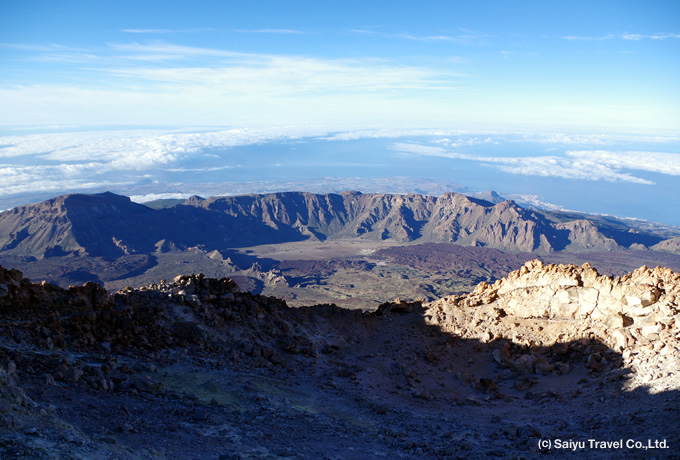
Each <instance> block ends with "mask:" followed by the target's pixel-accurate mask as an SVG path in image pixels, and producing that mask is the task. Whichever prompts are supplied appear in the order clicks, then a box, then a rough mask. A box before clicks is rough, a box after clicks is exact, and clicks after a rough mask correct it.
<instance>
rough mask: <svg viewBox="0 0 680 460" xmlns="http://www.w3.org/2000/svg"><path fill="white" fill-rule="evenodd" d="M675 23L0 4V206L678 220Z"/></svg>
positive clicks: (653, 10) (185, 5)
mask: <svg viewBox="0 0 680 460" xmlns="http://www.w3.org/2000/svg"><path fill="white" fill-rule="evenodd" d="M679 19H680V2H677V1H593V0H589V1H570V2H552V1H536V2H534V1H523V2H510V1H474V2H472V1H466V2H457V1H441V2H437V1H429V2H428V1H419V2H408V1H399V2H394V1H390V2H381V1H370V2H365V1H364V2H352V1H343V2H320V1H314V2H306V1H304V2H303V1H291V2H280V1H270V2H262V1H249V2H232V1H212V2H210V1H192V2H178V1H169V0H166V1H163V2H154V1H144V2H139V1H135V2H131V1H120V0H118V1H64V2H55V1H32V0H21V1H19V0H5V1H3V2H2V3H0V209H2V208H7V207H9V206H15V205H18V204H22V203H26V202H30V201H35V200H38V199H45V198H48V197H51V196H54V195H57V194H62V193H69V192H77V191H87V192H96V191H103V190H112V191H117V192H119V193H126V194H132V195H137V196H140V197H151V196H186V195H188V194H192V193H198V194H203V195H210V194H229V193H237V192H262V191H276V190H282V189H310V190H312V189H313V190H312V191H337V189H338V188H342V187H344V188H355V189H356V188H362V189H364V190H365V191H391V192H400V191H425V192H429V191H432V190H458V191H465V192H473V191H481V190H487V189H495V190H498V191H500V192H502V193H505V194H507V195H517V196H519V195H522V196H531V197H533V198H531V199H536V200H544V201H550V202H551V203H554V204H557V205H559V206H563V207H567V208H571V209H582V210H586V211H589V212H597V213H610V214H617V215H623V216H630V217H641V218H645V219H651V220H658V221H662V222H667V223H674V224H676V225H680V209H678V205H677V203H676V201H677V200H675V198H674V197H677V196H680V185H678V183H679V181H678V180H677V179H678V176H680V129H678V128H679V127H680V85H678V83H677V80H678V75H680V20H679ZM395 177H399V178H400V179H399V180H396V179H389V178H395Z"/></svg>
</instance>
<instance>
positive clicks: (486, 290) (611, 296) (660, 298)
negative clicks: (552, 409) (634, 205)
mask: <svg viewBox="0 0 680 460" xmlns="http://www.w3.org/2000/svg"><path fill="white" fill-rule="evenodd" d="M679 305H680V274H678V273H674V272H673V271H671V270H669V269H665V268H660V267H657V268H654V269H649V268H647V267H644V266H643V267H641V268H639V269H638V270H635V271H634V272H633V273H630V274H627V275H625V276H622V277H616V278H612V277H609V276H601V275H599V274H598V272H597V271H596V270H595V269H594V268H593V267H591V266H590V265H589V264H584V265H583V266H574V265H553V264H551V265H544V264H543V263H542V262H541V261H539V260H535V261H531V262H528V263H526V264H525V265H524V266H523V267H522V268H520V269H519V270H517V271H514V272H512V273H510V274H509V275H508V276H507V277H506V278H504V279H501V280H498V281H497V282H495V283H494V284H487V283H484V282H482V283H480V284H479V285H478V286H477V287H476V289H475V290H474V291H473V292H472V293H470V294H466V295H462V296H451V297H445V298H443V299H440V300H437V301H435V302H432V303H430V304H428V305H426V313H425V314H426V319H427V320H428V322H429V323H430V324H434V325H438V326H440V327H441V328H443V329H444V330H445V331H449V332H451V333H453V334H455V335H457V336H460V337H466V338H477V339H480V340H482V341H486V342H491V341H498V343H499V344H502V345H499V348H497V349H496V350H495V351H494V359H495V360H496V361H497V362H498V363H500V364H502V365H503V366H504V367H507V368H509V369H513V370H514V371H516V372H518V373H519V374H530V373H534V372H537V373H542V374H548V373H553V372H554V373H557V374H560V373H563V372H565V371H567V370H568V366H567V365H565V364H564V359H562V360H560V361H559V362H557V363H556V362H551V361H550V360H549V359H547V358H555V357H556V356H557V357H558V358H560V357H561V358H565V357H566V356H567V355H569V354H570V353H572V352H578V353H583V354H585V355H586V359H587V362H588V367H589V369H591V370H592V371H594V372H602V371H603V370H605V369H606V368H607V367H608V365H612V364H613V365H615V366H616V367H618V366H619V365H620V364H623V365H625V366H627V367H629V368H630V369H632V371H633V373H634V374H635V378H634V382H635V383H638V384H642V383H644V384H650V383H651V382H653V381H657V382H656V384H657V385H658V386H661V387H663V388H667V387H669V386H672V387H679V386H680V317H679V316H678V314H679V313H680V306H679ZM595 341H598V342H600V345H597V346H595V345H593V344H594V343H595ZM566 343H571V344H572V345H571V349H566V348H565V346H564V344H566ZM546 347H549V350H550V354H551V356H549V357H548V356H545V355H544V354H542V353H541V349H542V348H543V351H544V352H546V350H548V348H546ZM528 350H532V351H531V352H529V351H528ZM615 353H616V354H619V353H620V354H621V357H622V359H623V363H618V362H614V363H612V362H609V358H610V357H613V356H615ZM614 359H617V358H614ZM610 367H611V366H610ZM660 379H661V381H659V380H660Z"/></svg>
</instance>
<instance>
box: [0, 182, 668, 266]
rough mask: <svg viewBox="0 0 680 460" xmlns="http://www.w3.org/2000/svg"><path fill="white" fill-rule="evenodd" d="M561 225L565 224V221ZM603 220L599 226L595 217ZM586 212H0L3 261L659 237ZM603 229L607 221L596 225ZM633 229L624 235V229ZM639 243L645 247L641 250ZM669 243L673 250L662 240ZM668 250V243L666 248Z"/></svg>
mask: <svg viewBox="0 0 680 460" xmlns="http://www.w3.org/2000/svg"><path fill="white" fill-rule="evenodd" d="M565 219H566V220H565ZM602 222H604V221H602ZM598 225H601V224H600V223H598V224H597V225H596V224H595V223H593V222H591V221H590V220H584V219H583V216H576V217H573V216H572V217H569V216H567V217H565V216H559V218H557V217H555V216H550V215H548V214H545V213H541V212H538V211H530V210H526V209H523V208H521V207H519V206H517V205H516V204H515V203H514V202H512V201H503V202H500V203H496V204H494V203H490V202H488V201H484V200H479V199H475V198H470V197H466V196H464V195H460V194H453V193H447V194H444V195H441V196H440V197H429V196H423V195H413V194H411V195H383V194H362V193H358V192H345V193H340V194H328V195H315V194H311V193H301V192H300V193H297V192H290V193H276V194H268V195H244V196H236V197H220V198H209V199H202V198H199V197H192V198H190V199H189V200H187V201H186V202H185V203H184V204H183V205H178V206H174V207H170V208H163V209H151V208H148V207H146V206H143V205H139V204H135V203H132V202H131V201H130V200H129V199H128V198H127V197H122V196H118V195H114V194H112V193H103V194H98V195H66V196H62V197H58V198H54V199H52V200H49V201H45V202H42V203H38V204H35V205H27V206H22V207H18V208H15V209H12V210H10V211H6V212H3V213H1V214H0V255H12V256H25V257H35V258H45V257H50V256H63V255H68V254H73V255H79V256H91V257H106V258H118V257H123V256H130V255H139V254H151V253H153V252H155V251H167V250H173V249H174V250H187V249H189V248H192V247H197V246H200V247H203V248H206V249H208V250H225V249H229V248H237V247H244V246H252V245H259V244H271V243H281V242H291V241H301V240H306V239H318V240H322V241H323V240H326V239H340V238H355V237H361V238H368V239H374V240H388V239H389V240H394V241H403V242H410V241H419V242H454V243H458V244H462V245H468V246H487V247H492V248H501V249H504V250H511V251H525V252H532V251H537V252H543V253H547V252H552V251H560V250H563V249H570V250H612V249H620V248H624V247H626V248H627V247H631V245H635V247H636V248H638V249H641V248H643V247H644V245H647V246H650V245H652V244H656V246H655V247H656V248H657V249H662V250H664V248H666V246H664V245H663V244H658V243H659V242H660V241H661V240H662V239H663V238H662V237H659V236H655V235H651V234H641V233H639V232H637V233H636V232H635V231H633V230H632V229H631V228H630V227H628V226H627V225H626V224H623V223H622V222H617V223H616V225H615V227H616V228H615V230H612V228H613V227H612V225H613V224H611V222H609V223H606V225H608V226H609V227H612V228H609V227H607V228H605V227H602V228H601V227H599V226H598ZM603 225H604V224H603ZM629 230H630V231H629ZM642 243H644V245H643V244H642ZM669 245H670V246H669V247H671V250H672V247H675V246H673V245H672V244H671V243H669ZM667 246H668V245H667Z"/></svg>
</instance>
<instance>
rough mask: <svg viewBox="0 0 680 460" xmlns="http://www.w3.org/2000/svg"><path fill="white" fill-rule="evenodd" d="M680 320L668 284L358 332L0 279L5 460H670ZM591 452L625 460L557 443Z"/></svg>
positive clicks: (469, 306)
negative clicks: (546, 459) (549, 455)
mask: <svg viewBox="0 0 680 460" xmlns="http://www.w3.org/2000/svg"><path fill="white" fill-rule="evenodd" d="M679 300H680V274H677V273H674V272H672V271H670V270H668V269H661V268H656V269H647V268H646V267H642V268H640V269H639V270H636V271H635V272H633V273H631V274H628V275H626V276H623V277H616V278H611V277H605V276H600V275H598V273H597V272H596V271H595V270H594V269H593V268H592V267H590V266H588V265H584V266H574V265H567V266H562V265H561V266H556V265H543V264H542V263H540V262H538V261H534V262H529V263H527V264H526V265H525V266H524V267H522V268H521V269H520V270H518V271H515V272H512V273H511V274H510V275H509V276H508V277H506V278H504V279H502V280H499V281H498V282H496V283H494V284H492V285H489V284H486V283H481V284H480V285H478V286H477V288H476V289H475V290H474V291H473V292H472V293H470V294H467V295H461V296H451V297H447V298H443V299H440V300H438V301H435V302H432V303H428V304H424V305H422V304H421V303H420V302H405V301H400V300H396V301H394V302H389V303H385V304H383V305H382V306H381V307H380V308H378V309H377V310H376V311H375V312H365V313H362V312H359V311H349V310H343V309H341V308H338V307H335V306H332V305H317V306H314V307H305V308H297V309H296V308H289V307H288V306H287V305H286V304H285V302H283V301H281V300H278V299H275V298H272V297H264V296H257V295H253V294H251V293H248V292H241V291H240V289H239V288H238V286H237V285H236V284H235V283H234V282H233V281H232V280H229V279H209V278H206V277H204V276H202V275H187V276H185V275H180V276H177V277H176V278H175V279H174V280H172V281H161V282H159V283H158V284H154V285H150V286H147V287H144V288H139V289H126V290H123V291H120V292H118V293H116V294H113V295H112V294H108V293H107V292H106V291H105V290H103V289H102V288H101V287H99V286H98V285H96V284H94V283H88V284H85V285H83V286H81V287H72V288H70V289H68V290H66V289H61V288H58V287H55V286H52V285H49V284H47V283H42V284H33V283H31V282H30V281H28V280H26V279H25V278H23V276H22V274H21V273H20V272H18V271H16V270H4V269H0V418H1V419H2V423H0V456H2V457H3V458H5V457H10V458H11V457H23V458H54V457H55V456H57V457H60V458H188V457H191V458H211V459H217V458H262V457H281V456H283V457H291V456H292V457H305V458H311V457H320V456H334V457H340V458H348V457H350V458H378V457H385V456H390V457H403V458H412V457H416V458H448V457H450V458H460V457H465V458H498V457H503V456H506V457H518V456H521V457H527V456H529V457H535V456H536V455H538V453H539V451H541V450H542V451H544V452H553V453H555V452H558V451H559V452H560V453H563V454H564V455H565V456H567V457H569V456H571V457H572V458H583V457H584V456H587V457H589V458H616V457H621V456H625V457H627V458H646V457H648V456H649V454H650V452H649V446H650V443H651V445H653V446H656V447H653V448H655V449H656V450H655V451H654V455H655V456H656V457H657V458H677V455H678V453H679V452H680V436H679V433H678V431H677V426H678V422H680V419H679V415H678V414H679V413H680V411H679V409H680V407H679V406H678V401H680V398H678V391H679V390H680V323H679V322H678V320H679V319H680V318H679V316H678V312H679V311H680V306H679ZM589 439H594V440H597V441H603V442H604V441H607V442H613V441H617V440H619V439H622V440H623V442H624V443H626V444H628V445H624V446H622V447H618V448H617V447H613V446H609V447H603V448H601V449H594V448H592V447H579V444H576V446H575V447H574V446H573V445H571V444H570V445H569V448H568V449H564V448H562V447H561V444H557V443H556V442H557V441H560V442H561V441H564V442H565V443H566V441H567V440H571V441H574V442H584V443H586V444H587V443H588V441H587V440H589ZM541 441H550V442H551V444H550V445H549V446H548V445H547V444H544V443H541ZM539 447H540V448H539Z"/></svg>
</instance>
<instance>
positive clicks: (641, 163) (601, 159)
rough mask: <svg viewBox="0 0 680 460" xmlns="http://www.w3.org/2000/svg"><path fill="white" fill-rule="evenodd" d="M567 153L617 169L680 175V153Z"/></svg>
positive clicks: (585, 151) (573, 156) (583, 151)
mask: <svg viewBox="0 0 680 460" xmlns="http://www.w3.org/2000/svg"><path fill="white" fill-rule="evenodd" d="M567 155H568V156H569V157H572V158H576V159H578V160H588V161H592V162H596V163H598V164H602V165H606V166H609V167H611V168H616V169H632V170H637V171H649V172H655V173H660V174H668V175H671V176H680V153H666V152H639V151H634V152H610V151H605V150H578V151H569V152H567Z"/></svg>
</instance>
